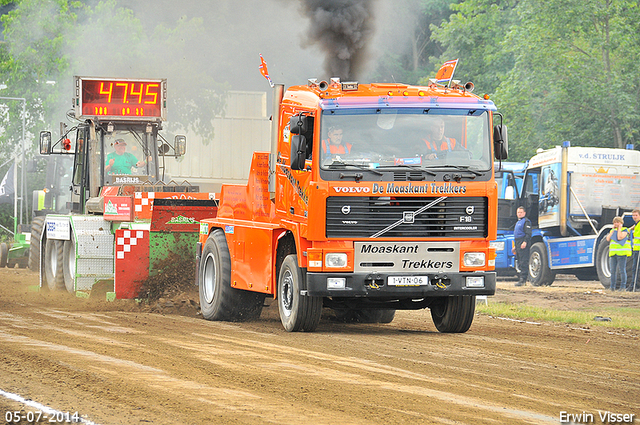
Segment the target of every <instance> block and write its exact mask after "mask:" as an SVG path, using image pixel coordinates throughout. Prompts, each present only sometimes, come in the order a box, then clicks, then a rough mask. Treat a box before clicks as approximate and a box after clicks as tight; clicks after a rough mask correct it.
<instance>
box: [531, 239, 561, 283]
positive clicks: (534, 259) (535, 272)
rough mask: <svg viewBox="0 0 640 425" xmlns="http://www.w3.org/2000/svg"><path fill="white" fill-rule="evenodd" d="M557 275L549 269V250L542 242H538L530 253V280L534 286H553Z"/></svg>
mask: <svg viewBox="0 0 640 425" xmlns="http://www.w3.org/2000/svg"><path fill="white" fill-rule="evenodd" d="M555 278H556V273H555V272H554V271H552V270H551V269H550V268H549V259H548V257H547V250H546V249H545V247H544V244H543V243H542V242H536V243H534V244H533V246H532V247H531V252H530V253H529V280H530V281H531V284H532V285H533V286H543V285H551V284H552V283H553V281H554V279H555Z"/></svg>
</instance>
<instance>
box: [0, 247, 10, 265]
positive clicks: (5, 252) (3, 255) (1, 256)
mask: <svg viewBox="0 0 640 425" xmlns="http://www.w3.org/2000/svg"><path fill="white" fill-rule="evenodd" d="M8 260H9V245H7V244H6V243H4V242H2V243H0V267H2V268H4V267H7V261H8Z"/></svg>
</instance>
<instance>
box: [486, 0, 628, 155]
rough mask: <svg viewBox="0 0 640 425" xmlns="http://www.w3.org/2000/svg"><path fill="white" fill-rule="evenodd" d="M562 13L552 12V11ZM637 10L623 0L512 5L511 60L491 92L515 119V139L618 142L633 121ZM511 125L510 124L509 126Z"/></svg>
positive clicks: (534, 143) (544, 143)
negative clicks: (513, 56)
mask: <svg viewBox="0 0 640 425" xmlns="http://www.w3.org/2000/svg"><path fill="white" fill-rule="evenodd" d="M560 10H561V11H562V13H558V11H560ZM639 12H640V10H639V8H638V4H637V2H631V1H626V0H587V1H577V0H570V1H559V0H553V1H544V2H543V1H538V0H530V1H527V2H523V3H521V4H520V6H519V8H518V14H519V16H520V17H521V20H522V23H521V25H519V26H518V27H517V28H515V29H514V30H513V31H512V32H511V34H510V35H509V43H508V44H510V45H511V46H512V49H511V50H512V52H513V53H514V54H517V60H516V63H515V65H514V67H513V69H512V70H511V72H510V73H509V77H508V79H507V80H506V81H505V82H504V83H503V84H502V85H501V86H500V87H499V88H498V90H497V91H496V99H500V100H501V101H502V103H503V106H505V107H506V109H507V110H508V111H509V116H510V117H512V118H514V117H518V126H517V127H516V128H515V129H514V130H515V131H512V132H511V135H513V136H516V138H517V140H518V142H519V143H522V144H523V145H526V146H528V147H529V148H528V149H526V150H525V149H522V153H523V154H525V153H526V154H527V155H529V154H531V153H532V151H535V149H536V148H538V147H542V148H549V147H552V146H554V145H557V144H560V143H561V142H562V141H564V140H569V141H571V142H572V144H573V145H578V146H602V147H611V148H614V147H615V148H624V147H625V145H626V144H627V143H633V142H634V139H635V138H636V137H637V134H638V130H637V129H638V125H639V124H640V115H639V113H640V98H639V97H638V92H639V91H640V78H639V76H638V75H639V71H640V64H639V63H638V59H639V57H638V56H639V55H640V49H639V47H640V39H639V37H638V31H639V29H640V27H639V21H638V17H639V16H640V14H639ZM512 128H513V126H512Z"/></svg>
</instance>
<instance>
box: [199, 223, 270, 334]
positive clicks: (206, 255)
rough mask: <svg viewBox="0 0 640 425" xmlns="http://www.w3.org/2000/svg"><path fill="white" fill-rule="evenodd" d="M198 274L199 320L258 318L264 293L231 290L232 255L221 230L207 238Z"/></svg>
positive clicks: (230, 320)
mask: <svg viewBox="0 0 640 425" xmlns="http://www.w3.org/2000/svg"><path fill="white" fill-rule="evenodd" d="M198 273H199V279H198V285H199V287H198V292H199V294H200V310H201V312H202V317H204V318H205V319H207V320H221V321H227V322H241V321H247V320H254V319H257V318H258V317H260V313H262V306H263V304H264V298H265V294H262V293H258V292H249V291H243V290H241V289H236V288H232V287H231V256H230V254H229V246H228V245H227V239H226V238H225V236H224V232H223V231H222V230H220V229H217V230H214V231H213V232H211V234H210V235H209V237H208V238H207V241H206V242H205V244H204V247H203V249H202V257H201V260H200V270H199V271H198Z"/></svg>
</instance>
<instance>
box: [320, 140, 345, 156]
mask: <svg viewBox="0 0 640 425" xmlns="http://www.w3.org/2000/svg"><path fill="white" fill-rule="evenodd" d="M327 146H329V152H331V153H332V154H334V155H335V154H339V153H342V154H347V153H351V144H350V143H347V144H345V145H332V144H331V143H329V142H328V141H327V140H323V141H322V150H323V151H324V153H327Z"/></svg>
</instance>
